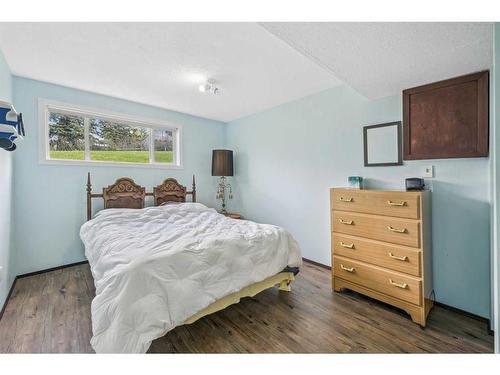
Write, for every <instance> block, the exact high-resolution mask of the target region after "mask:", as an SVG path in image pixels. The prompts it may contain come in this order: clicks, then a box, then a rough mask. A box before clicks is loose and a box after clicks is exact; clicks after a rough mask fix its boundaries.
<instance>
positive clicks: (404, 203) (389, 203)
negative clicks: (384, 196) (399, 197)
mask: <svg viewBox="0 0 500 375" xmlns="http://www.w3.org/2000/svg"><path fill="white" fill-rule="evenodd" d="M387 204H388V205H389V206H400V207H401V206H405V205H406V202H405V201H401V202H393V201H387Z"/></svg>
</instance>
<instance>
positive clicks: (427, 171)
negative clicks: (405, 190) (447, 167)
mask: <svg viewBox="0 0 500 375" xmlns="http://www.w3.org/2000/svg"><path fill="white" fill-rule="evenodd" d="M420 173H421V175H422V177H427V178H433V177H434V166H433V165H426V166H423V167H422V170H421V172H420Z"/></svg>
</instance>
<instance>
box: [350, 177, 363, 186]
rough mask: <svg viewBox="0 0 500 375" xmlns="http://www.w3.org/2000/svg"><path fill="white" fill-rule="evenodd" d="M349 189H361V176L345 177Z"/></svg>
mask: <svg viewBox="0 0 500 375" xmlns="http://www.w3.org/2000/svg"><path fill="white" fill-rule="evenodd" d="M347 181H348V183H349V188H350V189H363V177H360V176H349V177H347Z"/></svg>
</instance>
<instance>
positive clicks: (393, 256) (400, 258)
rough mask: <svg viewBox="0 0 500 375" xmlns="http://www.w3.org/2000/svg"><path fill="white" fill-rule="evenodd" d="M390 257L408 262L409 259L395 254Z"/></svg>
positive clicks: (390, 254)
mask: <svg viewBox="0 0 500 375" xmlns="http://www.w3.org/2000/svg"><path fill="white" fill-rule="evenodd" d="M389 256H390V257H391V258H392V259H397V260H401V261H403V262H404V261H406V260H407V259H408V257H407V256H406V255H404V256H402V257H399V256H397V255H394V254H393V253H389Z"/></svg>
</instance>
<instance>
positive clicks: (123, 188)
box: [87, 172, 295, 334]
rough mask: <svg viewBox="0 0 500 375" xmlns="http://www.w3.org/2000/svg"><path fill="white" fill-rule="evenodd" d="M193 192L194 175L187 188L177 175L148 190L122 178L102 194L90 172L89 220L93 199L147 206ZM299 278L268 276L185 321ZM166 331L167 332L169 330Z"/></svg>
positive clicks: (177, 199)
mask: <svg viewBox="0 0 500 375" xmlns="http://www.w3.org/2000/svg"><path fill="white" fill-rule="evenodd" d="M187 195H191V197H192V201H193V202H196V182H195V178H194V175H193V187H192V190H191V191H187V189H186V187H185V186H182V185H181V184H179V182H177V180H176V179H175V178H167V179H166V180H164V181H163V182H162V183H161V184H160V185H158V186H155V187H154V188H153V192H151V193H148V192H146V188H144V187H143V186H140V185H137V184H136V183H135V182H134V180H133V179H131V178H130V177H121V178H119V179H118V180H116V181H115V183H114V184H112V185H109V186H108V187H105V188H103V189H102V194H97V193H93V192H92V183H91V182H90V172H89V173H88V174H87V220H90V219H92V199H93V198H102V199H104V209H106V208H144V202H145V198H146V197H148V196H152V197H153V202H154V205H155V206H159V205H161V204H162V203H165V202H186V196H187ZM294 279H295V274H294V272H288V271H283V272H280V273H278V274H276V275H274V276H271V277H268V278H267V279H265V280H263V281H260V282H257V283H254V284H251V285H249V286H247V287H245V288H243V289H241V290H240V291H238V292H235V293H232V294H229V295H227V296H225V297H223V298H221V299H220V300H217V301H215V302H214V303H212V304H211V305H209V306H208V307H206V308H205V309H203V310H201V311H199V312H197V313H196V314H194V315H193V316H191V317H190V318H189V319H187V320H186V321H185V322H184V324H191V323H194V322H196V321H197V320H198V319H200V318H202V317H204V316H206V315H209V314H212V313H214V312H217V311H220V310H223V309H225V308H226V307H228V306H230V305H232V304H235V303H238V302H239V301H240V299H241V298H244V297H253V296H255V295H256V294H258V293H260V292H262V291H264V290H266V289H269V288H272V287H274V286H276V285H279V290H283V291H287V292H290V291H291V286H290V283H291V282H292V281H293V280H294ZM165 334H166V332H165Z"/></svg>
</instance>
